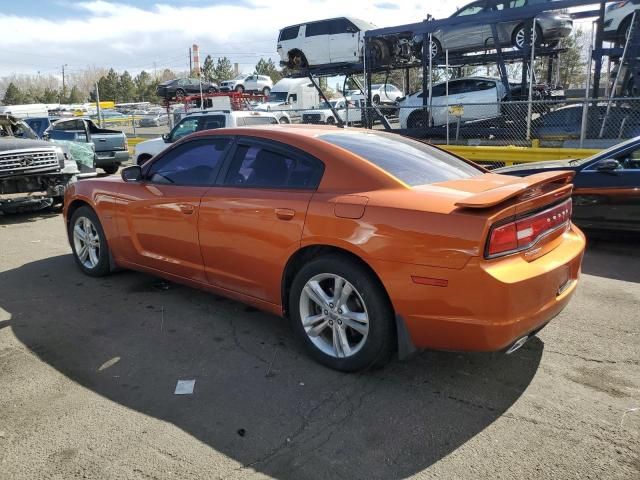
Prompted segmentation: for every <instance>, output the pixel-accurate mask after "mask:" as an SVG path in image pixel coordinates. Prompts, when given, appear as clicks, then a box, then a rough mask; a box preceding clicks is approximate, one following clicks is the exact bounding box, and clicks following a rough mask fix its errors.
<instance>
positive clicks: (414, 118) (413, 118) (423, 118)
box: [407, 110, 429, 129]
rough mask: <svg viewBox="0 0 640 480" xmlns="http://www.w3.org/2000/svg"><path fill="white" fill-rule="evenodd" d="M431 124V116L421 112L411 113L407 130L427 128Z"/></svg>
mask: <svg viewBox="0 0 640 480" xmlns="http://www.w3.org/2000/svg"><path fill="white" fill-rule="evenodd" d="M428 124H429V114H428V113H425V112H423V111H421V110H416V111H415V112H411V114H410V115H409V118H408V119H407V128H420V129H423V128H427V125H428Z"/></svg>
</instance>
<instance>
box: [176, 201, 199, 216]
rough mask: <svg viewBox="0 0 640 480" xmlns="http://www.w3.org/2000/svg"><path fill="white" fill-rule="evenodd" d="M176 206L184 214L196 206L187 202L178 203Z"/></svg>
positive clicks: (190, 211)
mask: <svg viewBox="0 0 640 480" xmlns="http://www.w3.org/2000/svg"><path fill="white" fill-rule="evenodd" d="M178 207H179V208H180V211H181V212H182V213H184V214H185V215H191V214H192V213H193V212H194V211H195V210H196V207H194V206H193V205H189V204H188V203H181V204H180V205H178Z"/></svg>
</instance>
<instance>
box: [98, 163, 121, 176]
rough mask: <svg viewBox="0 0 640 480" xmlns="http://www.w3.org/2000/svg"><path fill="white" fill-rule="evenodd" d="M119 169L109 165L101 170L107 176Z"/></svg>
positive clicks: (117, 166)
mask: <svg viewBox="0 0 640 480" xmlns="http://www.w3.org/2000/svg"><path fill="white" fill-rule="evenodd" d="M119 168H120V165H109V166H108V167H102V170H104V171H105V172H106V173H107V175H113V174H114V173H116V172H117V171H118V169H119Z"/></svg>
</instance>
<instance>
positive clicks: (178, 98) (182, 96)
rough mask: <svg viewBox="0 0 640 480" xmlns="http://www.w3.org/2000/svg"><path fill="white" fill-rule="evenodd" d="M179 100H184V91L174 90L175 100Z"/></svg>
mask: <svg viewBox="0 0 640 480" xmlns="http://www.w3.org/2000/svg"><path fill="white" fill-rule="evenodd" d="M181 98H184V90H182V89H181V88H179V89H177V90H176V100H180V99H181Z"/></svg>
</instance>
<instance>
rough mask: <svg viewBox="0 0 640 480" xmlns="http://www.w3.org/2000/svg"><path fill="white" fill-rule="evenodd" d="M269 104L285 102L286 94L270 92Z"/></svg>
mask: <svg viewBox="0 0 640 480" xmlns="http://www.w3.org/2000/svg"><path fill="white" fill-rule="evenodd" d="M269 101H270V102H286V101H287V92H271V93H270V94H269Z"/></svg>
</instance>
